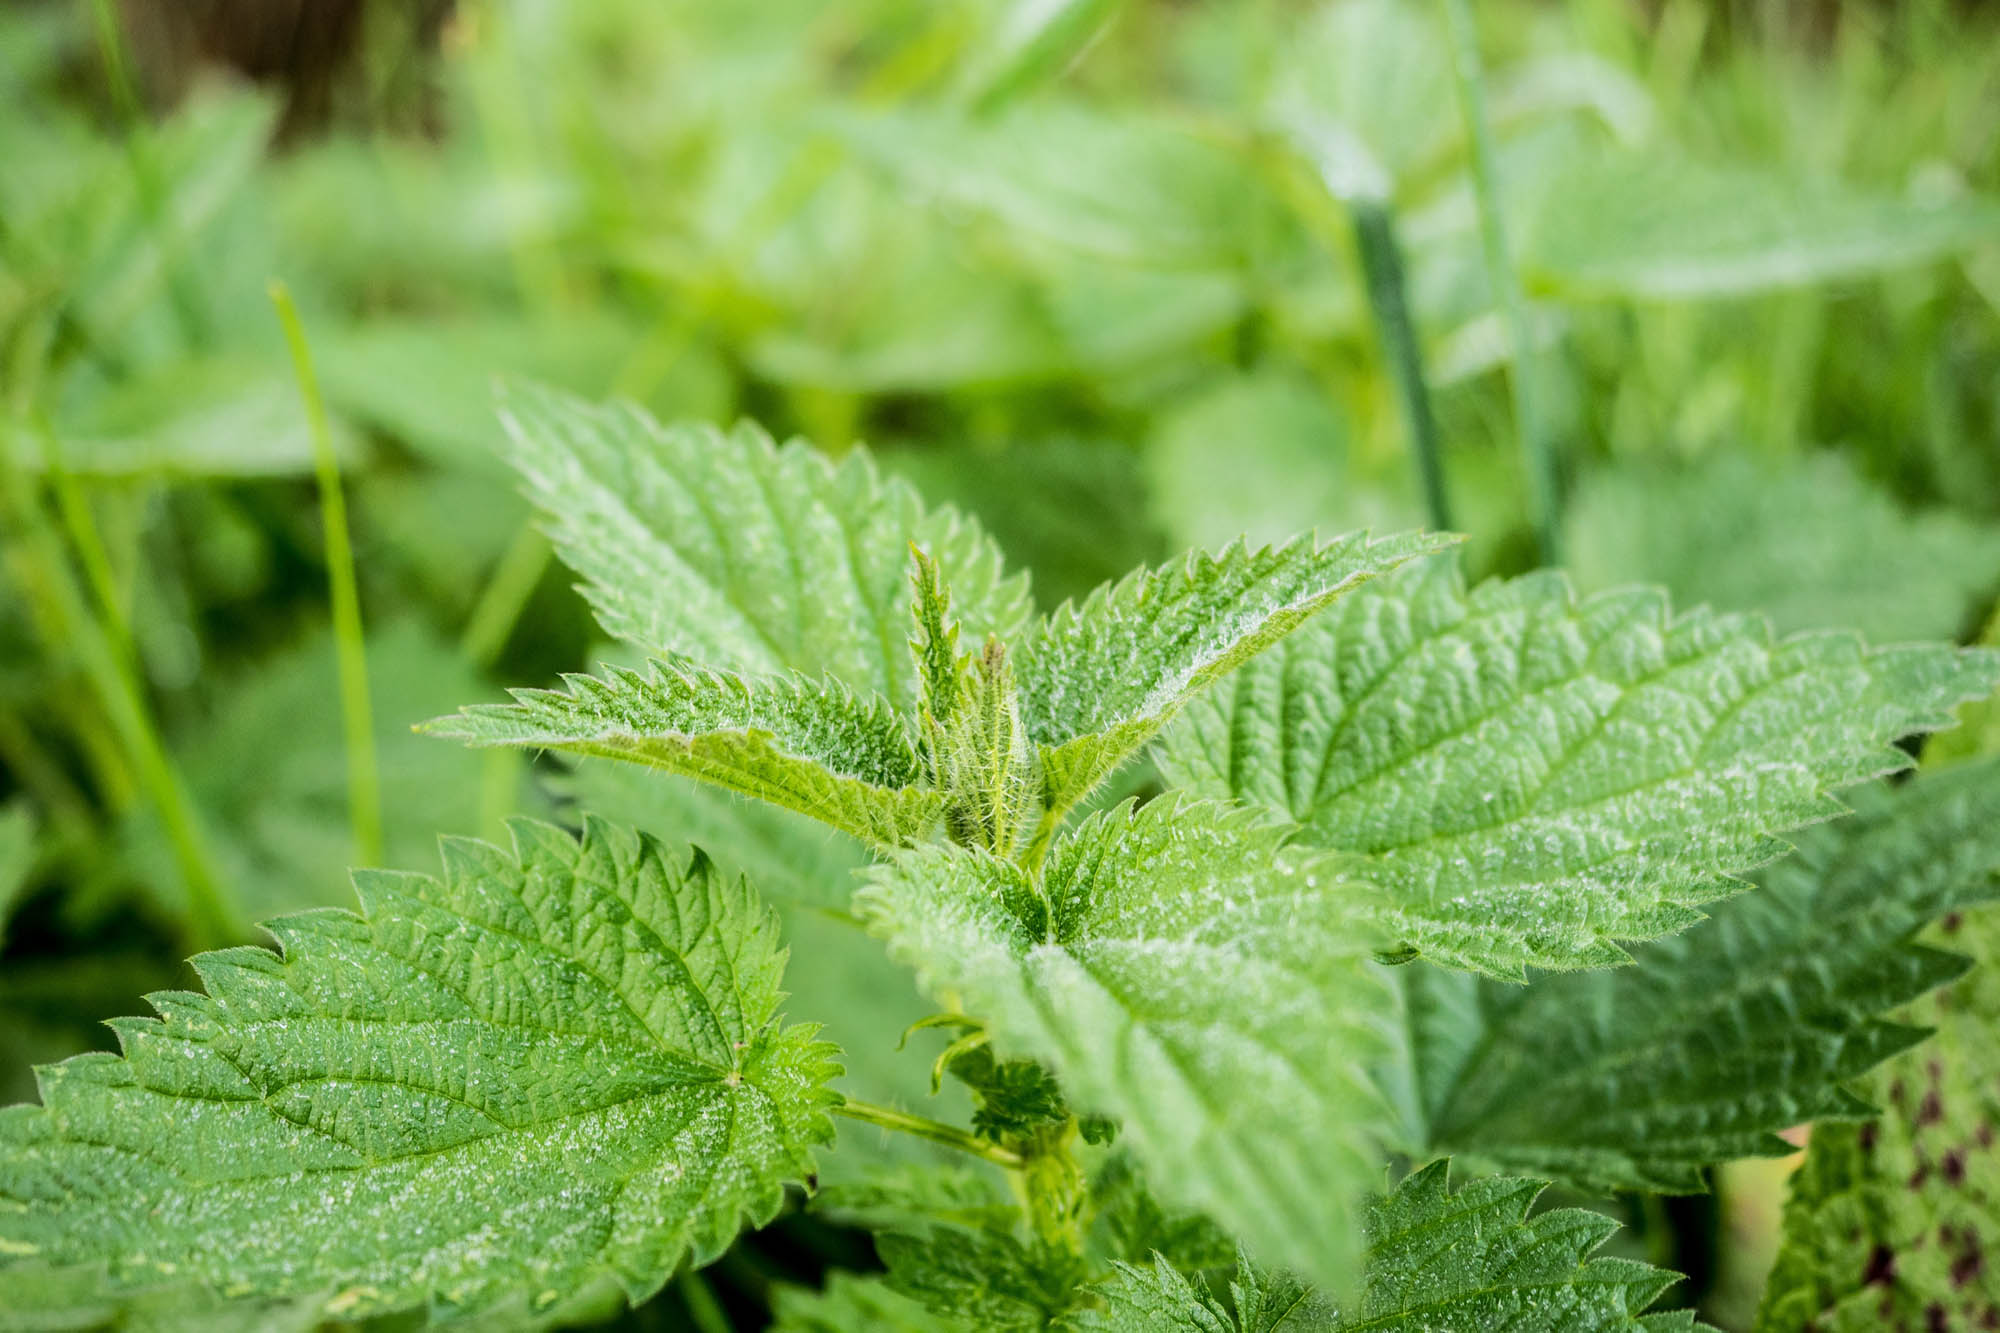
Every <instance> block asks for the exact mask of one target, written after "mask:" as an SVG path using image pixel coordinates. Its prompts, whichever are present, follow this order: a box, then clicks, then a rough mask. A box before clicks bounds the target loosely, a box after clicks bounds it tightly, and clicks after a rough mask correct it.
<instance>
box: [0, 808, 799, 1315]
mask: <svg viewBox="0 0 2000 1333" xmlns="http://www.w3.org/2000/svg"><path fill="white" fill-rule="evenodd" d="M513 832H514V838H515V851H514V852H512V853H508V852H504V851H502V850H500V849H498V848H495V847H491V846H488V845H486V844H484V843H476V842H469V841H463V840H449V841H447V843H446V844H445V858H446V875H445V878H444V879H443V880H436V879H431V878H427V877H424V876H420V875H414V874H405V873H397V872H387V871H377V872H364V873H362V874H360V875H358V876H357V883H356V887H357V889H358V891H359V893H360V895H361V899H362V903H363V914H362V915H361V916H358V917H357V916H354V915H352V914H349V913H345V912H337V911H317V912H309V913H303V914H300V915H297V916H291V917H286V918H281V919H280V920H278V921H275V922H273V923H272V925H271V927H270V929H271V931H272V933H273V934H274V935H275V936H276V937H277V938H278V940H279V942H280V943H281V944H282V945H283V947H284V950H285V953H284V956H283V957H282V958H280V957H279V956H277V955H274V954H272V953H270V952H268V951H266V950H262V949H248V948H245V949H231V950H226V951H223V952H221V953H213V954H204V955H202V956H201V957H200V958H198V959H197V960H196V964H195V965H196V968H197V970H198V971H199V972H200V973H201V975H202V978H203V980H204V982H205V983H206V985H207V987H208V993H207V994H205V995H202V994H193V993H188V992H164V993H161V994H158V995H155V996H153V997H152V1001H153V1004H154V1007H155V1008H156V1009H157V1010H158V1011H159V1014H160V1017H159V1018H157V1019H129V1020H121V1021H119V1022H118V1023H117V1024H115V1027H116V1029H117V1031H118V1034H119V1037H120V1040H121V1042H122V1043H123V1046H124V1052H125V1053H124V1055H123V1057H122V1058H121V1057H117V1056H111V1055H86V1056H79V1057H77V1058H75V1059H72V1060H69V1061H66V1062H65V1063H63V1064H59V1065H52V1066H47V1067H45V1068H44V1069H43V1070H42V1071H41V1077H42V1097H43V1105H41V1106H39V1107H37V1106H19V1107H13V1108H10V1109H8V1110H6V1111H5V1112H0V1202H3V1203H4V1206H0V1256H4V1257H5V1258H6V1259H8V1260H11V1261H13V1262H14V1263H15V1264H16V1265H17V1266H16V1267H5V1268H0V1306H7V1305H13V1306H15V1307H16V1308H18V1301H19V1300H20V1299H32V1293H33V1292H34V1291H36V1290H37V1289H38V1288H37V1286H36V1285H35V1284H37V1283H43V1284H46V1282H47V1281H48V1275H49V1273H50V1271H51V1270H61V1269H65V1268H72V1267H89V1266H98V1267H101V1268H102V1269H103V1270H104V1271H105V1273H106V1275H107V1279H108V1286H109V1289H110V1290H111V1291H113V1292H116V1291H119V1290H121V1289H123V1290H143V1289H147V1288H168V1287H175V1286H182V1285H185V1286H190V1287H196V1288H200V1289H203V1290H207V1291H211V1292H215V1293H219V1294H222V1295H225V1296H231V1297H236V1296H256V1297H261V1298H267V1299H268V1298H284V1297H292V1296H299V1297H312V1298H315V1299H316V1301H317V1306H316V1308H317V1309H318V1311H319V1312H320V1314H321V1315H322V1316H323V1317H333V1316H348V1317H354V1316H361V1315H366V1314H371V1313H376V1312H384V1311H390V1310H398V1309H409V1308H421V1307H426V1306H428V1307H429V1308H430V1309H431V1311H432V1313H433V1314H434V1315H438V1316H443V1317H459V1316H463V1317H477V1318H480V1319H482V1320H486V1321H489V1322H491V1321H507V1320H511V1319H519V1318H525V1317H526V1316H527V1315H529V1314H530V1313H531V1312H539V1313H542V1314H554V1313H556V1312H559V1311H561V1310H564V1309H570V1308H574V1307H575V1306H576V1305H577V1303H579V1302H586V1303H587V1302H590V1301H593V1300H597V1299H601V1297H602V1294H604V1293H605V1292H607V1291H608V1292H611V1293H617V1292H621V1291H622V1292H623V1293H624V1294H625V1295H626V1296H628V1297H629V1298H631V1299H635V1300H636V1299H639V1298H642V1297H644V1296H646V1295H649V1294H650V1293H651V1292H653V1291H655V1290H657V1289H658V1288H659V1287H660V1285H661V1284H662V1283H664V1282H665V1281H666V1279H667V1277H668V1276H669V1275H670V1274H671V1273H672V1272H673V1270H674V1268H675V1267H676V1266H677V1265H678V1264H680V1263H682V1262H683V1261H692V1262H696V1263H700V1262H705V1261H706V1260H708V1259H710V1258H713V1257H714V1256H715V1255H716V1254H717V1253H719V1252H720V1251H721V1250H722V1248H723V1247H724V1246H726V1245H727V1244H728V1242H729V1241H730V1240H731V1239H732V1238H733V1237H734V1236H735V1234H736V1232H737V1230H738V1229H739V1228H740V1227H741V1226H742V1225H744V1223H745V1222H754V1221H762V1220H764V1219H767V1218H769V1217H770V1216H771V1215H772V1214H773V1213H774V1212H775V1211H776V1210H777V1208H778V1205H779V1203H780V1201H781V1199H782V1195H783V1186H784V1184H785V1183H786V1182H788V1181H798V1180H801V1179H803V1178H804V1177H806V1176H807V1175H808V1174H809V1173H810V1172H811V1170H812V1158H811V1151H810V1146H811V1145H812V1144H813V1143H814V1142H816V1141H820V1140H823V1139H825V1138H827V1137H829V1136H830V1134H831V1127H830V1123H829V1122H828V1120H827V1118H826V1116H825V1113H824V1110H825V1107H826V1105H827V1104H828V1103H829V1102H830V1101H831V1100H832V1097H833V1095H832V1094H831V1093H828V1092H826V1091H825V1090H824V1085H825V1083H826V1081H827V1080H828V1079H829V1078H830V1077H832V1076H833V1075H834V1074H835V1073H837V1072H838V1071H837V1066H835V1065H834V1064H833V1063H832V1062H831V1059H830V1056H831V1053H832V1052H831V1048H830V1047H827V1046H826V1045H824V1044H823V1043H818V1042H815V1041H814V1040H812V1034H811V1030H810V1029H806V1028H799V1027H792V1028H785V1027H783V1026H782V1025H781V1023H780V1022H779V1020H778V1018H777V1016H776V1010H777V1005H778V1002H779V999H780V991H779V989H778V986H779V981H780V976H781V972H782V968H783V961H784V960H783V954H782V952H781V951H780V950H779V949H778V948H777V946H776V926H775V923H774V922H773V921H772V919H771V918H770V916H769V915H768V913H766V912H764V911H763V910H762V909H761V908H759V907H758V906H757V904H756V903H755V901H754V899H753V898H752V896H751V894H750V892H749V890H748V888H747V887H746V886H745V885H743V884H742V883H741V882H740V881H738V882H737V883H734V884H729V883H725V882H724V881H723V880H722V879H721V877H720V876H718V875H715V874H714V873H713V872H712V871H711V869H710V868H709V866H708V863H707V862H706V861H705V860H704V859H703V858H701V857H700V856H699V855H697V856H696V857H695V859H694V860H693V862H692V863H691V864H690V863H688V862H686V861H685V860H682V859H680V858H679V857H678V856H676V855H674V854H671V853H669V852H668V851H667V850H666V849H665V848H663V847H662V846H661V845H660V844H658V843H656V842H653V841H652V840H650V839H647V838H645V837H643V836H641V835H638V834H635V833H631V832H629V831H626V830H622V829H617V828H614V827H612V826H609V825H606V824H603V823H600V822H597V821H594V820H593V821H590V822H589V824H588V825H587V827H586V830H585V833H584V836H583V838H582V840H581V841H577V840H575V839H572V838H571V837H570V836H569V835H567V834H565V833H562V832H561V831H560V830H557V829H554V828H550V827H548V826H546V825H540V824H534V823H530V822H526V821H517V822H516V823H515V824H514V825H513ZM24 1288H25V1291H26V1292H27V1293H28V1295H26V1296H23V1294H22V1293H23V1289H24Z"/></svg>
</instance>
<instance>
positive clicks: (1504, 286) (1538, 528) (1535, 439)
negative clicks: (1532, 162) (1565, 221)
mask: <svg viewBox="0 0 2000 1333" xmlns="http://www.w3.org/2000/svg"><path fill="white" fill-rule="evenodd" d="M1443 3H1444V12H1445V21H1446V23H1447V24H1448V25H1449V27H1450V29H1451V48H1452V62H1451V68H1452V77H1453V79H1454V81H1455V82H1456V83H1457V85H1458V104H1459V111H1460V113H1461V114H1462V115H1463V116H1464V118H1465V130H1466V137H1467V139H1468V140H1469V142H1470V145H1471V149H1472V186H1473V194H1474V196H1475V198H1476V199H1477V201H1478V206H1479V241H1480V247H1481V249H1482V250H1484V251H1485V255H1486V277H1487V281H1488V282H1489V283H1491V284H1492V287H1493V295H1494V299H1495V300H1496V301H1498V303H1499V305H1500V311H1501V315H1502V316H1503V318H1504V319H1505V321H1506V325H1507V340H1508V342H1509V343H1510V344H1512V347H1513V353H1514V364H1513V375H1512V381H1511V383H1512V387H1513V404H1514V433H1515V435H1516V436H1517V437H1518V438H1519V440H1520V448H1521V462H1522V467H1523V470H1524V471H1525V472H1526V473H1527V480H1528V511H1529V520H1530V522H1531V523H1532V524H1533V525H1534V529H1535V540H1536V544H1537V545H1538V546H1539V547H1540V550H1541V557H1542V563H1543V564H1548V565H1553V564H1555V563H1557V561H1559V560H1560V559H1561V556H1562V549H1561V538H1560V536H1559V526H1558V517H1559V515H1558V506H1559V504H1560V491H1559V487H1560V481H1559V478H1558V471H1557V462H1556V455H1555V442H1554V441H1553V440H1551V439H1550V438H1549V429H1548V418H1547V416H1546V414H1545V412H1544V410H1543V406H1542V385H1541V376H1540V373H1539V368H1538V367H1537V365H1536V354H1535V344H1534V336H1533V333H1532V331H1531V330H1530V329H1529V327H1528V304H1527V299H1526V297H1525V296H1523V294H1522V292H1521V275H1520V273H1519V272H1518V271H1517V270H1516V269H1515V267H1514V261H1513V256H1512V254H1511V253H1510V251H1509V250H1508V248H1507V228H1506V223H1505V221H1504V220H1503V219H1502V217H1501V213H1500V173H1499V168H1498V166H1497V165H1496V163H1495V161H1494V153H1493V127H1492V122H1491V119H1490V117H1489V116H1488V115H1487V111H1486V75H1485V72H1484V70H1483V69H1482V68H1481V65H1480V60H1479V30H1478V28H1477V27H1476V26H1475V25H1474V23H1473V19H1472V6H1471V4H1470V3H1468V0H1443Z"/></svg>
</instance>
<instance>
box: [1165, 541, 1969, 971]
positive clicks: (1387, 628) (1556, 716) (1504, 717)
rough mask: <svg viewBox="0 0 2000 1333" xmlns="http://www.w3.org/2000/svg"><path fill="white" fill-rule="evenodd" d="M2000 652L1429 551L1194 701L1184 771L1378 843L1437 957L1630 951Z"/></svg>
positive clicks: (1847, 782)
mask: <svg viewBox="0 0 2000 1333" xmlns="http://www.w3.org/2000/svg"><path fill="white" fill-rule="evenodd" d="M1996 677H2000V654H1993V653H1989V652H1984V651H1978V650H1974V651H1962V650H1958V649H1954V648H1951V647H1947V646H1943V645H1935V646H1933V645H1907V646H1900V647H1889V648H1877V649H1870V648H1867V647H1865V646H1864V645H1863V644H1862V643H1861V642H1860V641H1859V640H1858V639H1856V638H1854V637H1852V636H1849V635H1842V634H1817V635H1804V636H1799V637H1796V638H1791V639H1787V640H1784V641H1782V642H1773V640H1772V638H1771V635H1770V632H1769V630H1768V628H1767V627H1766V626H1765V625H1764V624H1763V623H1762V622H1761V621H1758V620H1754V619H1747V618H1743V617H1736V616H1723V615H1716V614H1714V613H1711V612H1709V611H1707V610H1705V609H1698V610H1696V611H1693V612H1689V613H1687V614H1685V615H1681V616H1679V617H1674V616H1671V615H1669V613H1668V610H1667V604H1666V600H1665V598H1664V597H1663V596H1662V595H1661V594H1660V593H1659V592H1658V591H1657V590H1652V589H1645V588H1631V589H1623V590H1617V591H1613V592H1607V593H1601V594H1598V595H1596V596H1594V597H1590V598H1586V599H1582V600H1579V599H1577V598H1575V597H1573V596H1572V595H1571V593H1570V590H1569V587H1568V585H1567V584H1566V583H1565V582H1564V581H1563V580H1562V579H1561V578H1560V577H1559V576H1556V575H1553V574H1542V575H1531V576H1529V577H1526V578H1522V579H1517V580H1513V581H1507V582H1502V581H1496V582H1490V583H1486V584H1482V585H1480V586H1479V587H1477V588H1474V589H1472V590H1471V591H1470V592H1468V591H1466V589H1465V587H1464V585H1463V583H1462V581H1461V580H1460V578H1459V576H1458V573H1457V571H1456V569H1455V568H1453V567H1452V566H1450V565H1449V564H1448V563H1446V562H1433V563H1432V564H1431V565H1430V566H1428V567H1425V568H1419V569H1414V570H1411V571H1407V572H1406V573H1405V574H1402V575H1398V576H1396V577H1394V578H1391V579H1386V580H1382V581H1379V582H1377V583H1375V584H1373V585H1371V586H1370V587H1367V588H1364V589H1362V590H1361V591H1360V592H1358V593H1356V594H1355V595H1354V596H1351V597H1348V598H1346V599H1344V600H1343V601H1341V602H1340V603H1339V604H1337V605H1336V606H1335V607H1334V608H1333V610H1332V611H1330V612H1328V613H1327V614H1325V615H1323V616H1321V617H1319V618H1318V619H1317V620H1315V621H1314V622H1313V623H1312V624H1310V625H1308V626H1307V627H1306V628H1305V629H1304V630H1303V631H1301V632H1300V633H1298V634H1295V635H1293V636H1292V637H1291V638H1289V639H1287V640H1286V641H1285V642H1283V643H1281V644H1280V645H1279V646H1278V647H1277V648H1275V649H1274V650H1272V651H1271V652H1270V653H1267V654H1266V655H1264V656H1263V657H1262V658H1260V659H1258V660H1256V661H1253V662H1251V663H1250V664H1249V665H1248V666H1246V667H1245V668H1244V669H1243V670H1242V671H1240V672H1239V673H1238V675H1237V676H1236V678H1235V680H1234V681H1233V682H1232V684H1231V686H1230V688H1228V689H1226V690H1223V691H1220V692H1218V693H1215V694H1211V695H1210V696H1209V697H1208V698H1206V699H1203V700H1200V701H1198V702H1197V703H1196V704H1195V705H1194V706H1193V707H1192V708H1191V709H1190V710H1189V711H1188V713H1187V715H1186V716H1185V717H1184V718H1183V720H1182V722H1181V724H1180V725H1179V727H1178V728H1177V729H1176V731H1175V732H1174V734H1173V736H1172V738H1171V740H1170V742H1169V743H1168V745H1167V746H1166V747H1165V751H1166V752H1165V754H1164V755H1163V756H1162V760H1161V766H1162V770H1163V771H1164V772H1165V773H1166V774H1167V776H1168V779H1169V781H1171V782H1173V783H1176V784H1177V785H1180V786H1184V787H1188V788H1192V789H1194V790H1195V791H1197V792H1199V793H1201V794H1203V795H1213V796H1228V797H1234V798H1235V799H1238V800H1242V801H1245V802H1248V803H1250V804H1253V805H1259V806H1263V807H1266V808H1268V809H1270V810H1273V811H1274V812H1276V813H1278V814H1280V815H1283V816H1284V817H1286V818H1288V819H1290V820H1292V821H1293V822H1294V823H1295V824H1296V826H1297V828H1298V833H1299V837H1300V838H1301V839H1303V840H1304V841H1306V842H1308V843H1310V844H1311V845H1314V846H1319V847H1327V848H1333V849H1337V850H1340V851H1344V852H1353V853H1365V854H1367V855H1368V857H1369V858H1370V867H1369V869H1368V871H1367V872H1366V873H1367V874H1368V876H1369V878H1370V879H1372V880H1374V881H1376V882H1378V883H1380V884H1381V885H1382V887H1383V888H1384V890H1385V891H1386V895H1387V902H1388V903H1389V912H1388V928H1389V930H1390V931H1391V932H1393V933H1394V934H1396V935H1397V936H1399V937H1400V938H1401V939H1402V940H1404V941H1406V942H1407V943H1408V944H1410V945H1412V946H1414V947H1415V948H1416V949H1417V950H1419V951H1420V952H1422V953H1423V954H1424V955H1426V956H1428V957H1430V958H1432V959H1434V960H1435V961H1437V962H1440V963H1444V964H1447V965H1449V966H1453V967H1461V968H1467V969H1471V970H1474V971H1481V972H1488V973H1492V974H1494V975H1496V976H1501V977H1506V978H1511V979H1516V980H1518V979H1521V978H1523V977H1524V976H1525V975H1526V969H1527V968H1529V967H1542V968H1552V969H1568V968H1577V967H1596V966H1605V965H1609V964H1615V963H1619V962H1622V961H1624V960H1625V957H1626V955H1625V951H1624V950H1623V949H1622V948H1620V947H1619V945H1618V944H1617V941H1621V940H1643V939H1651V938H1655V937H1657V936H1661V935H1666V934H1670V933H1672V932H1674V931H1677V930H1680V929H1682V928H1684V927H1686V926H1688V925H1690V924H1692V923H1693V922H1695V921H1697V920H1699V919H1700V913H1699V912H1697V911H1696V910H1695V909H1696V907H1697V906H1698V905H1699V904H1702V903H1705V902H1708V901H1711V900H1713V899H1716V898H1719V897H1723V896H1725V895H1727V894H1729V893H1731V892H1733V891H1734V890H1735V889H1736V888H1738V887H1740V886H1739V885H1738V884H1737V883H1736V881H1735V880H1734V879H1733V878H1732V876H1734V875H1736V874H1739V873H1741V872H1743V871H1746V870H1749V869H1751V868H1753V867H1755V866H1757V865H1760V864H1762V863H1764V862H1766V861H1769V860H1771V859H1772V858H1774V857H1775V856H1777V855H1779V854H1780V853H1782V852H1783V851H1784V850H1786V846H1785V844H1784V843H1782V842H1780V841H1779V840H1778V839H1777V838H1776V837H1775V836H1774V835H1775V834H1778V833H1781V832H1783V831H1785V830H1787V829H1792V828H1796V827H1798V826H1800V825H1803V824H1807V823H1812V822H1814V821H1817V820H1821V819H1825V818H1827V817H1829V816H1831V815H1833V814H1836V813H1839V811H1840V810H1841V809H1842V807H1841V806H1840V805H1839V804H1838V803H1837V802H1836V801H1834V800H1833V799H1832V797H1831V796H1830V794H1829V793H1831V792H1833V791H1835V790H1837V789H1839V788H1842V787H1847V786H1851V785H1853V784H1855V783H1857V782H1861V781H1863V780H1865V779H1867V778H1870V777H1873V776H1876V775H1878V774H1882V773H1886V772H1891V771H1894V770H1896V769H1899V768H1902V767H1905V766H1907V764H1908V762H1909V760H1908V757H1907V756H1906V755H1904V754H1903V753H1902V752H1900V751H1898V750H1895V749H1893V748H1891V747H1890V745H1889V742H1890V741H1892V740H1894V739H1896V738H1897V737H1899V736H1903V735H1906V734H1909V733H1912V732H1918V731H1925V730H1931V729H1935V728H1938V727H1941V726H1945V725H1948V724H1949V709H1950V708H1951V706H1952V705H1953V704H1954V703H1956V702H1958V701H1960V700H1962V699H1966V698H1970V697H1975V696H1978V695H1983V694H1985V693H1986V692H1987V691H1988V690H1990V689H1991V688H1992V685H1993V682H1994V680H1995V679H1996Z"/></svg>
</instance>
